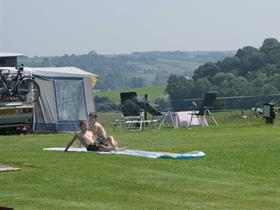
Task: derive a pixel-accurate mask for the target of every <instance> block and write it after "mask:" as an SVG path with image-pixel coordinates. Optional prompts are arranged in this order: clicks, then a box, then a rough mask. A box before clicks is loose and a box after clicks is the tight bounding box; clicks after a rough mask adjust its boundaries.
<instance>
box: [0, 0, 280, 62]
mask: <svg viewBox="0 0 280 210" xmlns="http://www.w3.org/2000/svg"><path fill="white" fill-rule="evenodd" d="M279 11H280V1H279V0H0V51H2V52H3V51H4V52H19V53H24V54H25V55H28V56H34V55H63V54H72V53H75V54H83V53H87V52H88V51H90V50H95V51H97V53H99V54H118V53H130V52H134V51H152V50H158V51H166V50H169V51H173V50H182V51H193V50H236V49H238V48H241V47H243V46H245V45H250V46H255V47H260V45H261V44H262V42H263V40H264V39H265V38H268V37H274V38H277V39H278V40H280V24H279V20H280V12H279Z"/></svg>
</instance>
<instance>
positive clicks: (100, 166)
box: [0, 114, 280, 210]
mask: <svg viewBox="0 0 280 210" xmlns="http://www.w3.org/2000/svg"><path fill="white" fill-rule="evenodd" d="M233 120H235V121H233ZM218 121H219V122H220V127H208V128H201V127H194V128H192V129H187V128H180V129H177V130H175V129H164V130H160V131H157V130H151V131H143V132H124V131H121V130H117V131H114V132H113V131H112V130H111V129H109V130H108V132H109V133H110V134H113V135H114V136H115V137H116V139H118V140H119V144H120V145H121V146H126V147H128V148H132V149H142V150H151V151H162V150H165V151H169V152H178V153H182V152H187V151H193V150H201V151H204V152H205V153H206V155H207V156H206V157H205V158H201V159H196V160H164V159H146V158H139V157H130V156H122V155H116V156H115V155H98V154H94V153H63V152H53V151H43V150H42V148H44V147H63V146H65V145H66V143H67V142H68V141H69V139H70V138H71V135H70V134H56V135H55V134H49V135H47V134H40V135H38V134H36V135H35V134H34V135H26V136H1V137H0V164H1V163H2V164H7V165H12V166H17V167H21V168H22V170H21V171H18V172H3V173H0V189H1V190H0V206H9V207H14V208H15V209H23V210H32V209H67V210H68V209H167V210H170V209H172V210H173V209H279V206H280V182H279V175H280V167H279V162H278V161H279V159H280V153H279V151H280V126H279V123H276V124H275V125H274V126H268V125H264V124H263V123H262V120H255V119H251V120H244V121H243V120H236V119H235V118H234V117H232V116H230V117H224V116H221V114H220V115H218ZM231 121H232V122H231Z"/></svg>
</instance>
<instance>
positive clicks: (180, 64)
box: [134, 59, 202, 74]
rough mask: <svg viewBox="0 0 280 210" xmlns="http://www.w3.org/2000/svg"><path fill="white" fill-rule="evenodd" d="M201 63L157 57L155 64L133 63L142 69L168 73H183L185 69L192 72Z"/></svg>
mask: <svg viewBox="0 0 280 210" xmlns="http://www.w3.org/2000/svg"><path fill="white" fill-rule="evenodd" d="M201 64H202V63H199V62H194V61H182V60H168V59H158V62H157V63H155V64H151V65H149V64H134V65H136V66H138V67H140V68H142V69H144V70H152V71H159V72H162V71H164V72H168V73H169V74H184V73H185V71H186V70H187V71H190V72H192V71H193V70H194V69H196V68H198V66H199V65H201Z"/></svg>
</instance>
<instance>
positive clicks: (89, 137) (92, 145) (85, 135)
mask: <svg viewBox="0 0 280 210" xmlns="http://www.w3.org/2000/svg"><path fill="white" fill-rule="evenodd" d="M79 126H80V129H81V130H80V131H78V132H77V133H75V134H74V137H73V139H72V140H71V141H70V142H69V143H68V144H67V146H66V148H65V150H64V152H67V151H68V149H69V147H70V146H71V145H72V144H73V143H74V141H75V140H76V139H79V140H80V142H81V144H82V145H83V146H84V147H85V148H86V149H87V151H105V152H109V151H115V150H116V147H114V148H110V147H108V146H105V145H103V144H98V142H97V141H96V139H95V136H94V133H93V132H92V131H90V130H88V126H87V121H85V120H82V121H80V123H79Z"/></svg>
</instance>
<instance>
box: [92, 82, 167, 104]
mask: <svg viewBox="0 0 280 210" xmlns="http://www.w3.org/2000/svg"><path fill="white" fill-rule="evenodd" d="M165 88H166V87H165V86H154V87H143V88H126V89H120V90H112V91H99V92H94V96H99V97H107V98H109V100H110V101H111V102H114V103H120V93H121V92H130V91H132V92H136V93H137V95H138V97H139V98H144V96H145V94H148V98H149V100H150V101H152V102H154V100H155V99H157V98H164V91H165Z"/></svg>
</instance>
